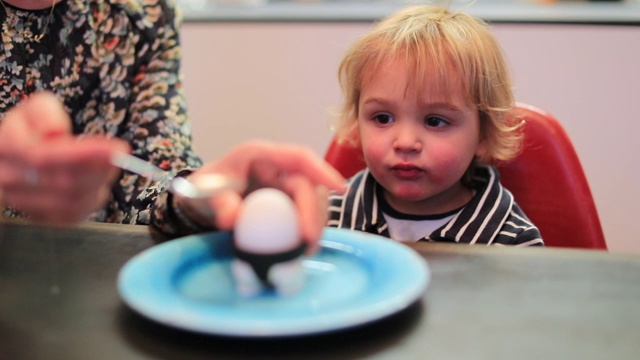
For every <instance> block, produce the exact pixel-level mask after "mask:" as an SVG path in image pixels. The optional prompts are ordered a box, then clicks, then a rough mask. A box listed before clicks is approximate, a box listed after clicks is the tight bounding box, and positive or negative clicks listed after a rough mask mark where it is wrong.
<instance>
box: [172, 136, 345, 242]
mask: <svg viewBox="0 0 640 360" xmlns="http://www.w3.org/2000/svg"><path fill="white" fill-rule="evenodd" d="M205 174H224V175H230V176H235V177H237V178H238V179H241V180H244V181H247V184H248V186H247V189H245V191H238V192H234V191H226V192H223V193H221V194H219V195H216V196H214V197H212V198H211V199H209V201H208V204H207V205H208V206H209V207H210V209H211V211H209V212H207V211H204V212H203V211H202V210H201V209H200V208H199V207H198V206H196V204H193V203H191V202H190V201H186V200H185V199H177V200H178V204H179V206H180V208H181V209H182V210H183V211H184V212H185V213H186V214H187V215H188V216H189V217H191V218H192V219H193V220H195V221H196V222H198V223H200V224H203V225H213V226H215V227H216V228H218V229H221V230H231V229H233V226H234V224H235V222H236V219H237V216H238V212H239V210H240V206H241V205H242V199H243V197H242V196H243V195H244V194H246V193H248V192H250V191H252V190H254V189H257V188H262V187H273V188H277V189H280V190H282V191H284V192H285V193H287V194H289V196H291V198H292V199H293V201H294V202H295V204H296V207H297V209H298V216H299V220H300V227H301V228H300V232H301V233H300V236H301V238H302V239H303V240H304V241H306V242H307V243H308V245H309V248H308V249H309V250H308V253H313V252H314V251H315V250H316V249H317V243H318V240H319V239H320V235H321V234H322V229H323V228H324V226H325V225H326V216H327V205H328V198H327V196H328V191H329V190H335V191H343V190H344V186H345V179H344V178H343V177H342V176H341V175H340V174H339V173H338V172H337V171H336V170H335V169H334V168H333V167H331V166H330V165H329V164H327V163H326V162H324V161H323V160H322V159H320V158H319V157H318V156H317V155H315V153H314V152H313V151H311V150H310V149H308V148H305V147H302V146H299V145H285V144H276V143H271V142H264V141H252V142H247V143H244V144H242V145H240V146H237V147H236V148H234V149H232V150H231V151H230V152H228V153H227V154H226V156H224V157H223V158H221V159H219V160H218V161H216V162H213V163H209V164H206V165H205V166H203V167H202V168H200V169H199V170H198V171H196V172H194V173H192V174H191V175H190V176H189V177H190V178H191V177H194V178H195V177H197V176H201V175H205ZM210 214H215V215H214V216H213V217H211V215H210Z"/></svg>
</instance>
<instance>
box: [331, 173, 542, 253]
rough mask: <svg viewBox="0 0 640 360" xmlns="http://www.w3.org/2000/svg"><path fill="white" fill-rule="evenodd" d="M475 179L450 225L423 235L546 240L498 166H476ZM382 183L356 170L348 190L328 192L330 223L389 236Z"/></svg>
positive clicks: (528, 242) (493, 241)
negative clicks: (380, 189)
mask: <svg viewBox="0 0 640 360" xmlns="http://www.w3.org/2000/svg"><path fill="white" fill-rule="evenodd" d="M475 180H476V183H478V184H479V185H478V187H477V188H476V189H475V190H476V195H475V196H474V197H473V199H472V200H471V201H470V202H469V203H468V204H467V205H466V206H465V207H464V208H463V209H462V211H460V212H459V213H458V214H457V215H456V216H455V217H454V218H452V219H451V220H450V221H449V222H448V223H447V224H445V225H443V226H442V227H440V228H439V229H437V230H436V231H434V232H432V233H431V234H425V236H424V238H423V239H422V240H425V241H446V242H458V243H468V244H486V245H519V246H532V245H538V246H541V245H543V244H544V242H543V240H542V237H541V236H540V232H539V230H538V228H536V227H535V226H534V225H533V224H532V223H531V221H530V220H529V219H528V218H527V217H526V215H525V214H524V213H523V211H522V209H520V207H519V206H518V205H517V204H516V203H515V202H514V200H513V195H512V194H511V193H510V192H509V191H508V190H507V189H505V188H504V187H502V185H501V184H500V182H499V177H498V174H497V172H496V170H495V169H493V168H492V167H489V166H480V167H478V169H477V171H476V174H475ZM378 186H380V185H379V184H378V183H377V182H376V180H375V179H374V178H373V176H372V175H371V173H370V172H369V171H368V170H366V169H365V170H363V171H361V172H359V173H358V174H356V175H354V176H353V177H352V178H351V179H350V181H349V186H348V189H347V191H345V192H344V193H343V194H341V195H338V194H333V195H331V196H330V197H329V203H330V205H329V214H328V215H329V216H328V219H329V220H328V222H327V226H331V227H337V228H344V229H351V230H358V231H365V232H369V233H375V234H379V235H383V236H387V237H390V236H389V231H388V225H387V223H386V221H385V219H384V216H383V215H382V210H380V206H379V203H378V199H377V197H376V189H377V187H378Z"/></svg>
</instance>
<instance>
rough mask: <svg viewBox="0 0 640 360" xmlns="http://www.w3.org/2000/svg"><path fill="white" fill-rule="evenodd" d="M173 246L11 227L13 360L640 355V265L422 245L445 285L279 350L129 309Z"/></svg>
mask: <svg viewBox="0 0 640 360" xmlns="http://www.w3.org/2000/svg"><path fill="white" fill-rule="evenodd" d="M163 240H164V239H162V238H160V237H157V236H154V234H152V232H150V230H149V229H148V228H147V227H143V226H132V225H113V224H87V225H82V226H79V227H76V228H71V229H51V228H45V227H38V226H34V225H29V224H27V223H24V222H21V221H18V222H15V221H10V222H4V223H0V359H2V360H4V359H12V360H13V359H65V360H73V359H208V358H215V359H224V358H233V359H241V358H274V359H280V358H301V357H303V356H304V358H305V359H316V358H319V359H324V358H327V359H329V358H330V359H334V358H368V357H370V358H385V359H387V358H388V359H634V360H635V359H638V358H640V256H637V255H625V254H611V253H606V252H597V251H578V250H563V249H551V248H547V249H534V248H529V249H517V248H498V247H491V248H486V247H479V246H477V247H469V246H466V245H455V244H428V243H425V244H422V243H420V244H416V245H414V246H413V247H414V248H415V250H417V251H418V252H419V253H420V254H421V255H422V256H423V257H424V258H425V259H426V260H427V262H428V264H429V266H430V268H431V270H432V282H431V284H430V286H429V288H428V290H427V293H426V294H425V296H424V297H423V298H422V299H421V300H420V301H418V302H417V303H415V304H414V305H412V306H411V307H409V308H408V309H406V310H405V311H402V312H401V313H398V314H396V315H394V316H391V317H389V318H386V319H382V320H380V321H377V322H375V323H373V324H369V325H365V326H361V327H358V328H355V329H350V330H344V331H339V332H335V333H330V334H325V335H316V336H307V337H297V338H279V339H270V340H256V339H253V340H252V339H237V338H227V337H219V336H206V335H200V334H193V333H189V332H185V331H180V330H176V329H172V328H168V327H166V326H163V325H159V324H157V323H154V322H152V321H150V320H147V319H145V318H143V317H142V316H139V315H137V314H136V313H134V312H133V311H131V310H129V309H128V308H127V306H126V305H125V304H124V303H123V302H122V300H121V299H120V297H119V295H118V292H117V288H116V278H117V274H118V271H119V270H120V268H121V267H122V265H124V263H125V262H126V261H127V260H128V259H130V258H131V257H132V256H133V255H135V254H137V253H139V252H140V251H142V250H144V249H146V248H148V247H150V246H153V245H154V244H156V243H158V242H159V241H163Z"/></svg>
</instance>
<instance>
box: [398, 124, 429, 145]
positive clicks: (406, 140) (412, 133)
mask: <svg viewBox="0 0 640 360" xmlns="http://www.w3.org/2000/svg"><path fill="white" fill-rule="evenodd" d="M418 134H419V132H418V129H415V128H413V127H412V126H409V125H408V124H405V125H401V126H398V127H397V133H396V138H395V140H394V143H393V148H394V149H395V150H397V151H404V152H412V151H421V150H422V140H421V139H420V137H419V136H418Z"/></svg>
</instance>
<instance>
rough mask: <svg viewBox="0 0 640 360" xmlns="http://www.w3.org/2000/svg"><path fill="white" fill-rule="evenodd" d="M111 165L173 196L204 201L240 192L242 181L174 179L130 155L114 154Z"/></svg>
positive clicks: (212, 176)
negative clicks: (151, 182)
mask: <svg viewBox="0 0 640 360" xmlns="http://www.w3.org/2000/svg"><path fill="white" fill-rule="evenodd" d="M111 164H113V165H114V166H117V167H119V168H121V169H124V170H127V171H130V172H132V173H135V174H138V175H140V176H144V177H146V178H149V179H152V180H155V181H158V182H160V184H161V186H166V187H167V188H168V190H169V191H170V192H172V193H174V194H177V195H180V196H182V197H184V198H188V199H194V200H200V199H206V198H209V197H211V196H214V195H216V194H217V193H219V192H221V191H224V190H242V189H244V188H245V183H244V181H242V180H240V179H238V178H236V177H233V176H228V175H221V174H206V175H200V176H197V177H196V178H195V181H189V180H187V179H186V178H183V177H174V176H173V175H172V174H171V173H169V172H166V171H164V170H162V169H160V168H159V167H157V166H155V165H153V164H151V163H148V162H146V161H144V160H142V159H140V158H137V157H135V156H133V155H131V154H127V153H123V152H116V153H114V154H113V156H111Z"/></svg>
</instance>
